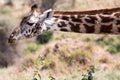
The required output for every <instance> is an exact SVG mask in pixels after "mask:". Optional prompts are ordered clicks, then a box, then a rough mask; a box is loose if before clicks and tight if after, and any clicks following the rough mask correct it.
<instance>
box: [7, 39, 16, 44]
mask: <svg viewBox="0 0 120 80" xmlns="http://www.w3.org/2000/svg"><path fill="white" fill-rule="evenodd" d="M15 42H16V39H8V43H15Z"/></svg>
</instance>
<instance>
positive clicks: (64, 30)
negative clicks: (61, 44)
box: [60, 29, 68, 31]
mask: <svg viewBox="0 0 120 80" xmlns="http://www.w3.org/2000/svg"><path fill="white" fill-rule="evenodd" d="M60 31H68V30H67V29H60Z"/></svg>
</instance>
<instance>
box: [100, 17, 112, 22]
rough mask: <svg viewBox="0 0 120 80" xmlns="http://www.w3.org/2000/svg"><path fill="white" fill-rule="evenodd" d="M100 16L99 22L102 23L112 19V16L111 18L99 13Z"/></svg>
mask: <svg viewBox="0 0 120 80" xmlns="http://www.w3.org/2000/svg"><path fill="white" fill-rule="evenodd" d="M100 18H101V20H102V21H101V22H103V23H108V22H111V21H113V20H114V18H112V17H110V16H109V17H106V16H103V15H100Z"/></svg>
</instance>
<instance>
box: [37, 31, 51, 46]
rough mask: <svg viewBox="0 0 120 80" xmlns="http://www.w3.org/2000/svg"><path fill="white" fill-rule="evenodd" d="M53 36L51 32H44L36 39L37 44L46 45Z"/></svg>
mask: <svg viewBox="0 0 120 80" xmlns="http://www.w3.org/2000/svg"><path fill="white" fill-rule="evenodd" d="M52 36H53V32H51V31H48V32H44V33H42V34H40V35H39V36H38V37H37V39H36V40H37V42H38V43H40V44H45V43H48V42H49V40H50V39H51V38H52Z"/></svg>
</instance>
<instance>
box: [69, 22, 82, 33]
mask: <svg viewBox="0 0 120 80" xmlns="http://www.w3.org/2000/svg"><path fill="white" fill-rule="evenodd" d="M69 24H70V25H71V27H70V28H71V30H72V31H74V32H80V27H79V26H80V24H73V23H71V22H70V23H69Z"/></svg>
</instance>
